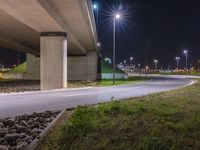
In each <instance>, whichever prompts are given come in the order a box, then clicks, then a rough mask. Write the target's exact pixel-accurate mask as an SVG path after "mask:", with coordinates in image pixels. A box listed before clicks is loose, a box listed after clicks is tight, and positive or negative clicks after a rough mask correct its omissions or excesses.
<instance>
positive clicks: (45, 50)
mask: <svg viewBox="0 0 200 150" xmlns="http://www.w3.org/2000/svg"><path fill="white" fill-rule="evenodd" d="M48 34H49V33H48ZM40 39H41V41H40V45H41V48H40V49H41V50H40V54H41V55H40V66H41V68H40V78H41V80H40V87H41V88H40V89H41V90H49V89H50V90H51V89H60V88H65V87H67V37H66V36H56V35H53V36H51V35H45V36H41V38H40Z"/></svg>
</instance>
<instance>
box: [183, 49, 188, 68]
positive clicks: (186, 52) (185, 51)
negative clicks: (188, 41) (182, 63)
mask: <svg viewBox="0 0 200 150" xmlns="http://www.w3.org/2000/svg"><path fill="white" fill-rule="evenodd" d="M183 53H184V54H185V59H186V70H188V51H187V50H184V51H183Z"/></svg>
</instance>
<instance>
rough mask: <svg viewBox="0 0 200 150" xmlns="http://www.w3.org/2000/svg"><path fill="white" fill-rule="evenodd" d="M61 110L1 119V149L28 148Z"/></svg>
mask: <svg viewBox="0 0 200 150" xmlns="http://www.w3.org/2000/svg"><path fill="white" fill-rule="evenodd" d="M59 113H60V111H45V112H42V113H32V114H31V115H22V116H17V117H14V118H4V119H0V150H26V149H27V147H28V145H29V144H30V143H31V142H32V141H33V140H34V139H35V138H37V137H38V136H39V134H40V133H41V132H42V131H43V130H44V129H45V128H46V127H47V126H48V125H49V124H50V123H51V122H52V121H53V120H54V119H55V118H56V116H57V115H58V114H59Z"/></svg>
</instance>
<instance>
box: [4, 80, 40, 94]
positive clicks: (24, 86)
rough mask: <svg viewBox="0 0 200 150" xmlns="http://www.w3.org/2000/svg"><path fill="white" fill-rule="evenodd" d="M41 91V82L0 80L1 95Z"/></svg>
mask: <svg viewBox="0 0 200 150" xmlns="http://www.w3.org/2000/svg"><path fill="white" fill-rule="evenodd" d="M38 90H40V81H32V80H0V93H11V92H25V91H38Z"/></svg>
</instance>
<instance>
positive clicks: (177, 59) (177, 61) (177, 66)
mask: <svg viewBox="0 0 200 150" xmlns="http://www.w3.org/2000/svg"><path fill="white" fill-rule="evenodd" d="M180 59H181V58H180V57H175V60H176V68H177V70H178V69H179V60H180Z"/></svg>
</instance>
